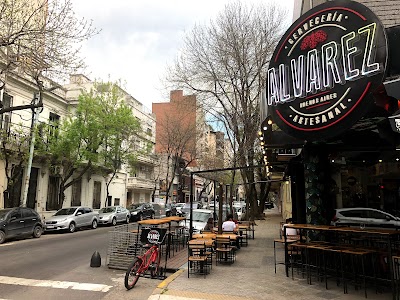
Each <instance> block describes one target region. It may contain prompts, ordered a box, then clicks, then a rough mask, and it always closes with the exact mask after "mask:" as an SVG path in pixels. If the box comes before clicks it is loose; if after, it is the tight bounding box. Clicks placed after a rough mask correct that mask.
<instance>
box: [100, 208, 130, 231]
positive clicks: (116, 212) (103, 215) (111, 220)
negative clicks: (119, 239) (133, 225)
mask: <svg viewBox="0 0 400 300" xmlns="http://www.w3.org/2000/svg"><path fill="white" fill-rule="evenodd" d="M130 217H131V213H130V212H129V210H127V209H126V208H124V207H122V206H107V207H103V208H102V209H100V210H99V224H107V225H110V224H111V225H113V226H115V225H117V223H120V222H126V223H129V220H130Z"/></svg>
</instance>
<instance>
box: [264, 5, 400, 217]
mask: <svg viewBox="0 0 400 300" xmlns="http://www.w3.org/2000/svg"><path fill="white" fill-rule="evenodd" d="M319 2H323V1H319ZM364 2H366V1H364ZM375 2H376V1H375ZM299 7H302V8H304V5H303V6H299ZM392 9H393V8H392ZM303 12H304V11H303ZM397 32H398V31H397V27H390V28H388V27H387V26H386V28H385V26H384V25H383V24H382V22H381V20H380V18H379V17H378V16H377V14H375V13H374V11H372V10H371V9H369V8H368V7H367V6H365V5H363V4H361V3H359V2H355V1H329V2H326V3H322V4H321V5H318V6H316V7H314V8H312V9H311V10H308V11H307V12H304V14H302V15H301V16H300V17H299V18H298V19H297V20H296V21H295V22H294V23H293V24H292V26H291V27H290V28H289V29H288V30H287V32H286V33H285V34H284V36H283V37H282V39H281V41H280V42H279V44H278V46H277V47H276V49H275V52H274V55H273V56H272V59H271V62H270V65H269V68H268V72H267V85H266V97H265V99H264V101H263V103H262V105H261V107H262V111H261V115H262V126H261V127H262V128H261V129H262V132H263V137H264V141H265V143H264V148H265V150H266V151H265V152H266V153H268V150H269V149H271V148H299V147H301V149H302V151H301V154H300V155H298V156H297V157H295V158H293V159H292V160H291V161H290V162H289V165H288V168H287V176H289V177H290V179H291V180H290V182H291V196H292V215H293V216H292V217H293V219H294V220H295V221H297V222H302V223H312V224H326V223H329V222H330V220H331V218H332V217H333V214H334V209H335V208H341V207H373V208H378V209H382V210H386V211H392V212H395V211H396V210H398V209H400V202H399V201H400V180H399V179H400V163H399V162H400V151H398V150H396V149H400V134H399V132H398V131H397V132H396V126H395V124H396V123H395V119H396V115H397V114H399V112H398V110H399V104H398V100H397V99H398V97H396V93H395V92H393V91H396V87H397V86H398V85H400V84H397V82H396V78H397V76H398V71H397V68H396V65H397V61H396V53H395V51H394V49H395V48H396V47H395V45H396V42H394V41H395V39H393V37H394V36H396V35H397ZM271 121H272V122H271ZM266 160H267V161H268V157H267V158H266ZM398 203H399V204H398Z"/></svg>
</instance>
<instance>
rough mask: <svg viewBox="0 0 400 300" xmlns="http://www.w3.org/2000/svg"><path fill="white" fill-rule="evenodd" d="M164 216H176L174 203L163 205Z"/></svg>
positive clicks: (176, 211)
mask: <svg viewBox="0 0 400 300" xmlns="http://www.w3.org/2000/svg"><path fill="white" fill-rule="evenodd" d="M165 214H166V215H167V217H170V216H177V215H178V210H177V208H176V206H175V204H174V203H167V204H165Z"/></svg>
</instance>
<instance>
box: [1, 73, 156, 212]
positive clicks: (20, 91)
mask: <svg viewBox="0 0 400 300" xmlns="http://www.w3.org/2000/svg"><path fill="white" fill-rule="evenodd" d="M44 85H45V86H46V87H51V86H54V89H52V92H45V93H44V94H43V105H44V106H43V109H42V110H41V112H40V113H39V117H38V122H39V124H40V123H45V124H47V123H49V122H54V121H62V120H63V119H64V118H65V117H66V116H67V115H68V114H69V113H70V112H71V111H73V109H74V107H75V106H76V105H77V104H78V97H79V95H80V93H81V92H82V91H83V90H89V89H90V88H92V87H93V85H94V82H93V81H91V80H90V79H89V78H87V77H86V76H84V75H72V76H70V82H69V83H68V84H66V85H64V86H59V85H57V84H56V83H54V82H51V81H50V80H48V81H47V82H44ZM36 92H37V87H36V86H35V84H34V83H33V82H31V81H30V80H29V79H27V78H25V77H23V76H21V75H19V74H16V73H12V74H9V75H8V76H7V78H6V85H5V89H4V92H3V106H4V107H15V106H20V105H28V104H30V103H31V102H32V99H33V98H34V95H35V93H36ZM124 95H125V100H126V102H127V103H128V104H129V106H130V107H131V108H132V112H133V114H134V115H135V116H136V117H137V118H138V119H139V120H140V121H141V125H142V128H143V129H144V130H143V131H144V132H143V134H142V135H141V136H140V137H139V138H138V141H137V142H138V145H137V147H138V148H144V147H146V148H150V154H148V155H141V156H139V158H138V164H137V168H136V170H135V172H134V173H133V172H132V174H129V173H128V172H127V171H126V169H125V168H123V167H122V170H120V171H119V172H118V173H117V174H116V176H115V177H114V179H113V181H112V182H111V184H110V188H109V195H110V196H109V197H108V198H107V196H106V195H107V194H106V182H107V181H108V180H109V178H105V177H103V175H100V174H85V175H84V176H83V178H82V179H81V180H80V181H79V182H77V183H76V184H74V185H72V186H71V187H70V188H68V189H66V191H65V200H64V202H63V206H64V207H67V206H71V205H84V206H89V207H93V208H95V209H98V208H100V207H104V206H109V205H123V206H128V205H129V204H130V203H133V202H144V201H147V202H149V201H150V198H151V193H152V191H153V188H154V179H153V176H154V165H155V159H154V156H153V155H152V153H153V152H154V144H155V118H154V115H152V114H151V112H150V111H149V110H147V109H146V108H145V107H144V106H143V105H142V104H141V103H140V102H139V101H137V100H136V99H134V98H133V97H132V96H131V95H129V94H128V93H127V92H125V91H124ZM32 116H33V115H32V110H30V109H24V110H16V111H12V112H7V113H4V114H3V115H1V117H0V128H1V129H4V130H5V131H6V132H8V135H9V138H13V139H14V140H17V139H18V138H19V139H21V140H22V138H25V141H24V144H22V145H21V147H25V149H26V148H27V147H29V135H30V130H31V123H32ZM38 138H40V137H38ZM149 145H150V146H149ZM16 166H18V159H16V158H15V157H13V158H11V160H10V161H8V166H7V168H8V171H9V174H11V172H10V171H11V169H12V168H14V167H16ZM22 168H23V172H21V174H20V175H19V176H18V177H17V178H16V179H14V180H16V182H17V184H15V185H14V188H13V189H12V190H9V191H8V193H6V195H5V193H4V191H5V190H6V189H7V178H6V176H5V174H6V173H5V172H6V162H5V160H1V161H0V208H2V207H11V206H16V205H19V200H20V199H21V195H23V193H24V189H25V185H24V184H23V181H24V179H25V178H26V165H25V164H24V165H22ZM59 172H60V170H58V169H57V168H50V167H49V162H48V161H46V160H45V159H43V158H40V157H37V156H35V155H34V156H33V163H32V170H31V174H30V181H29V188H28V196H27V206H28V207H31V208H34V209H36V210H37V211H38V212H39V213H40V214H42V215H43V216H48V215H50V214H52V213H54V211H55V209H56V207H57V199H58V198H57V197H58V191H59V183H60V176H59Z"/></svg>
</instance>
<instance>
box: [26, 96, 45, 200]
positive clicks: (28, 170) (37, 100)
mask: <svg viewBox="0 0 400 300" xmlns="http://www.w3.org/2000/svg"><path fill="white" fill-rule="evenodd" d="M40 101H41V93H40V92H39V93H35V95H34V97H33V99H32V102H31V104H32V106H36V105H38V104H39V103H40ZM42 111H43V106H42V107H33V108H32V115H33V116H32V123H31V141H30V147H29V157H28V165H27V167H26V172H25V180H24V194H23V195H22V199H21V206H22V207H24V206H26V203H27V199H28V189H29V180H30V178H31V169H32V160H33V150H34V148H35V126H36V123H37V120H38V118H39V114H40V113H41V112H42Z"/></svg>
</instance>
